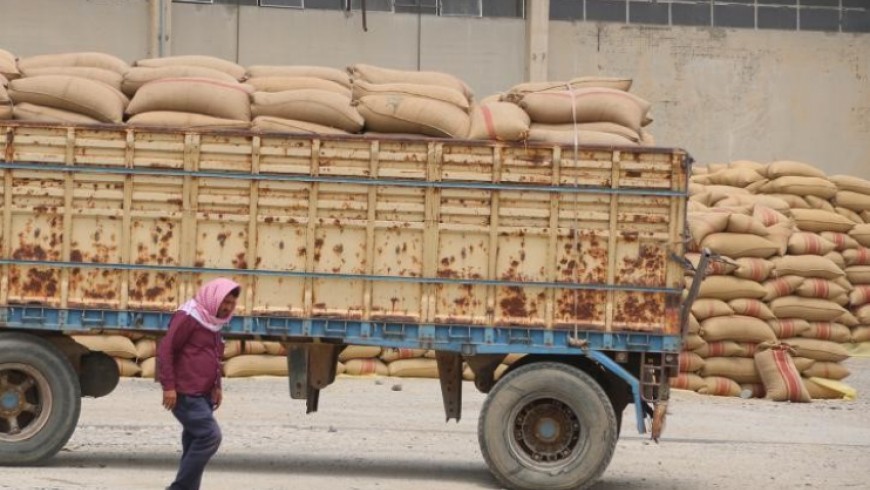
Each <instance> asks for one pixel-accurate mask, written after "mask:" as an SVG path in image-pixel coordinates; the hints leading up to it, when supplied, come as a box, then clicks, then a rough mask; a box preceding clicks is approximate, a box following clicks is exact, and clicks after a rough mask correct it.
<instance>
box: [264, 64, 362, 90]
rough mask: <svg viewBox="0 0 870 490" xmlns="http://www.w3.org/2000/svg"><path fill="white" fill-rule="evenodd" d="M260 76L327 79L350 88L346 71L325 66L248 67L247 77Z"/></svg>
mask: <svg viewBox="0 0 870 490" xmlns="http://www.w3.org/2000/svg"><path fill="white" fill-rule="evenodd" d="M261 77H310V78H319V79H321V80H328V81H330V82H333V83H337V84H339V85H341V86H342V87H345V88H348V89H349V88H350V77H348V75H347V73H346V72H344V71H342V70H339V69H336V68H330V67H327V66H306V65H293V66H272V65H256V66H250V67H248V78H261Z"/></svg>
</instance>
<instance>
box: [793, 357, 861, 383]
mask: <svg viewBox="0 0 870 490" xmlns="http://www.w3.org/2000/svg"><path fill="white" fill-rule="evenodd" d="M801 374H803V375H804V376H806V377H812V378H825V379H836V380H841V379H844V378H846V377H848V376H849V374H850V373H849V370H848V369H846V367H844V366H843V365H842V364H839V363H836V362H823V361H818V362H815V363H813V365H812V366H810V368H809V369H807V370H806V371H803V372H802V373H801Z"/></svg>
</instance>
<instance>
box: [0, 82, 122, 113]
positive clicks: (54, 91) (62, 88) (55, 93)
mask: <svg viewBox="0 0 870 490" xmlns="http://www.w3.org/2000/svg"><path fill="white" fill-rule="evenodd" d="M119 95H121V96H122V94H120V93H119V92H117V91H116V90H114V89H112V87H109V86H108V85H106V84H104V83H101V82H96V81H93V80H88V79H86V78H79V77H71V76H64V75H44V76H39V77H32V78H29V77H28V78H19V79H18V80H13V81H12V83H10V84H9V96H10V97H11V98H12V101H13V102H14V103H15V104H21V103H29V104H35V105H41V106H45V107H51V108H54V109H61V110H64V111H70V112H75V113H78V114H82V115H85V116H88V117H91V118H93V119H96V120H98V121H100V122H106V123H115V124H118V123H121V122H122V121H123V118H124V101H123V100H122V99H121V98H120V97H119Z"/></svg>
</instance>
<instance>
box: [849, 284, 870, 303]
mask: <svg viewBox="0 0 870 490" xmlns="http://www.w3.org/2000/svg"><path fill="white" fill-rule="evenodd" d="M849 303H850V304H851V305H852V306H863V305H866V304H867V303H870V286H868V285H866V284H858V285H856V286H855V289H853V290H852V292H851V293H849Z"/></svg>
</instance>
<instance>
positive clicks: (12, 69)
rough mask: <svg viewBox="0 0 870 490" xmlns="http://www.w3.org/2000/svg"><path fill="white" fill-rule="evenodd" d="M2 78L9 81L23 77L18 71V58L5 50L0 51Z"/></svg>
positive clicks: (0, 72) (0, 73)
mask: <svg viewBox="0 0 870 490" xmlns="http://www.w3.org/2000/svg"><path fill="white" fill-rule="evenodd" d="M0 76H2V77H4V78H6V79H8V80H13V79H15V78H18V77H19V76H21V72H20V71H19V70H18V57H17V56H15V55H14V54H12V53H10V52H9V51H6V50H5V49H0Z"/></svg>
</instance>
